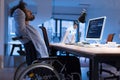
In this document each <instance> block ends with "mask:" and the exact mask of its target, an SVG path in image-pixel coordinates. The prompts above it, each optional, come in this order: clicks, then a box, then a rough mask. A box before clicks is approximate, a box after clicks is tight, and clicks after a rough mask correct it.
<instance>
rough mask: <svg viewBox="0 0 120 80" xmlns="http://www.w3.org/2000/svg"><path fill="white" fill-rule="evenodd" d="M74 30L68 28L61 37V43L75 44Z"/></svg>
mask: <svg viewBox="0 0 120 80" xmlns="http://www.w3.org/2000/svg"><path fill="white" fill-rule="evenodd" d="M75 34H76V29H74V28H73V26H71V27H68V28H67V30H66V33H65V35H64V37H63V40H62V43H74V42H75Z"/></svg>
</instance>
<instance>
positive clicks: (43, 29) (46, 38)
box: [40, 26, 49, 52]
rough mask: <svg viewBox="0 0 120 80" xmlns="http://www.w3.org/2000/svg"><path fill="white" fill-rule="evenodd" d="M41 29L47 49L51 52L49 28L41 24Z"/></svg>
mask: <svg viewBox="0 0 120 80" xmlns="http://www.w3.org/2000/svg"><path fill="white" fill-rule="evenodd" d="M40 29H41V30H42V33H43V38H44V41H45V44H46V46H47V50H48V52H49V39H48V35H47V30H46V28H45V27H44V26H40Z"/></svg>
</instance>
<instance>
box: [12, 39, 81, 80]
mask: <svg viewBox="0 0 120 80" xmlns="http://www.w3.org/2000/svg"><path fill="white" fill-rule="evenodd" d="M16 39H19V38H16ZM16 39H14V40H16ZM74 60H75V61H74ZM76 60H77V63H76ZM71 61H74V62H71ZM70 63H71V64H73V65H74V64H80V63H79V60H78V59H77V57H75V56H54V57H49V58H39V59H37V60H35V61H33V62H32V64H31V65H27V63H26V62H23V63H21V64H20V65H19V66H18V67H17V69H16V70H15V73H14V80H81V73H80V72H81V70H80V66H78V68H79V70H76V71H74V69H76V67H73V68H70V69H68V68H69V67H70V65H71V64H70ZM69 64H70V65H69ZM71 66H72V65H71Z"/></svg>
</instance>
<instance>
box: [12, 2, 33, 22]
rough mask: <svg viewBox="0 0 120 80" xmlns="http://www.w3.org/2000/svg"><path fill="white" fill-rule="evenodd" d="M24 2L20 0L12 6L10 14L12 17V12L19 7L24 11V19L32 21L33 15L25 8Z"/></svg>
mask: <svg viewBox="0 0 120 80" xmlns="http://www.w3.org/2000/svg"><path fill="white" fill-rule="evenodd" d="M26 5H27V4H26V3H25V2H23V0H20V2H19V4H18V5H16V6H14V7H13V8H12V9H11V10H10V16H11V17H12V16H13V13H14V11H15V10H16V9H18V8H19V9H21V10H22V11H23V12H24V13H25V16H26V19H25V21H32V20H34V18H35V16H34V15H33V14H32V12H31V11H30V10H28V9H27V8H26Z"/></svg>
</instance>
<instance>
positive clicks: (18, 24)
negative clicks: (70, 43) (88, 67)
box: [11, 0, 81, 80]
mask: <svg viewBox="0 0 120 80" xmlns="http://www.w3.org/2000/svg"><path fill="white" fill-rule="evenodd" d="M11 16H12V17H14V20H15V30H16V31H15V33H16V36H17V37H18V40H20V41H21V43H22V44H23V45H24V47H25V53H26V62H27V65H29V67H28V68H26V69H24V70H23V71H21V70H16V71H18V75H19V76H18V77H17V78H16V79H15V80H22V79H21V78H22V77H23V76H22V75H26V74H28V72H29V71H31V70H32V71H33V69H35V71H36V68H39V72H41V71H42V70H43V72H44V74H47V73H48V70H47V71H46V72H45V70H44V69H43V68H49V67H50V66H48V65H42V64H40V65H39V66H38V65H36V64H34V65H31V64H32V62H34V61H35V60H37V59H42V58H46V60H45V61H46V62H49V61H50V62H52V60H54V58H50V57H49V54H48V51H47V47H46V45H45V42H44V40H43V38H42V37H41V36H40V34H39V32H38V31H37V30H36V29H35V28H34V27H33V26H31V25H30V24H29V22H30V21H32V20H34V18H35V17H34V15H33V14H32V12H31V11H30V10H28V9H27V5H26V3H24V2H23V0H20V2H19V4H18V5H16V6H14V7H13V8H12V9H11ZM49 58H50V59H49ZM55 59H56V60H55V61H53V63H52V66H53V67H54V69H56V71H57V72H58V73H62V74H64V75H65V76H67V78H68V77H71V75H72V73H73V75H74V74H76V73H78V75H81V72H80V71H81V70H80V63H79V59H77V58H76V57H73V56H71V57H70V56H67V57H65V56H62V57H60V56H59V57H56V58H55ZM47 60H48V61H47ZM56 61H57V62H56ZM60 63H61V64H62V67H60ZM76 65H77V66H76ZM64 67H65V68H64ZM19 69H20V68H19ZM40 69H41V70H40ZM50 69H51V67H50ZM37 70H38V69H37ZM19 71H21V72H20V73H19ZM43 72H42V73H43ZM42 73H41V74H42ZM55 73H56V72H55ZM16 74H17V72H16ZM68 74H69V75H68ZM21 76H22V77H21ZM31 80H32V79H31ZM35 80H39V79H35ZM43 80H44V79H43ZM46 80H47V79H46ZM49 80H50V79H49ZM51 80H54V79H51ZM59 80H73V79H69V78H68V79H61V78H60V79H59ZM76 80H81V79H80V77H79V78H76Z"/></svg>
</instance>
